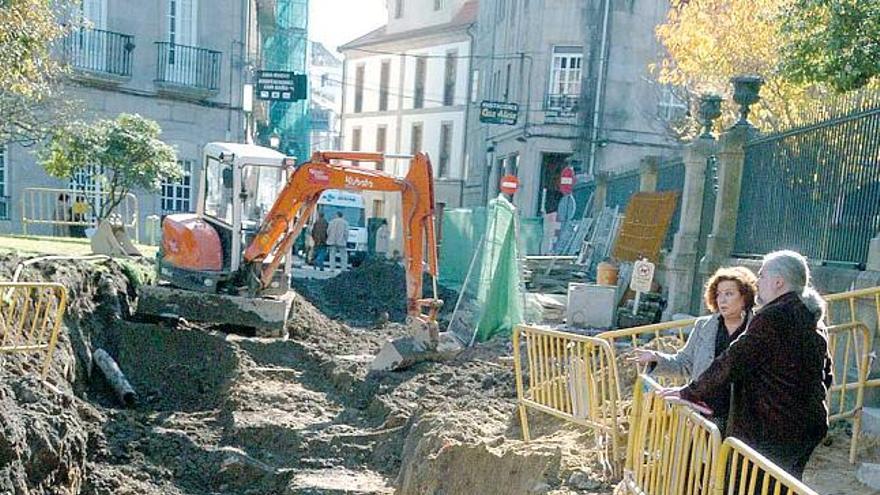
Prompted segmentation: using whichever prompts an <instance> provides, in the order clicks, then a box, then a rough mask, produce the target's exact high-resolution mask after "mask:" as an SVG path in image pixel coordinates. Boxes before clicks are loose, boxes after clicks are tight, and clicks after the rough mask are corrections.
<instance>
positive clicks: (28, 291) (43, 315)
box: [0, 282, 67, 378]
mask: <svg viewBox="0 0 880 495" xmlns="http://www.w3.org/2000/svg"><path fill="white" fill-rule="evenodd" d="M66 307H67V290H66V289H65V288H64V286H62V285H61V284H55V283H27V282H0V354H3V353H40V352H44V353H45V358H44V361H43V366H42V373H41V374H42V377H43V378H45V377H46V373H48V371H49V363H50V362H51V360H52V352H53V351H54V350H55V344H56V343H57V342H58V332H59V330H60V328H61V320H62V318H63V317H64V311H65V308H66Z"/></svg>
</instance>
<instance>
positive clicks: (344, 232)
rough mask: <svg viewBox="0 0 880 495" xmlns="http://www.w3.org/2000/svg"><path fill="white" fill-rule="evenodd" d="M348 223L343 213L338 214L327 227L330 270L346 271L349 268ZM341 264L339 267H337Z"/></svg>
mask: <svg viewBox="0 0 880 495" xmlns="http://www.w3.org/2000/svg"><path fill="white" fill-rule="evenodd" d="M347 245H348V222H346V221H345V218H343V216H342V212H341V211H338V212H336V218H334V219H333V220H330V224H329V225H328V226H327V246H328V247H329V251H330V253H329V254H330V269H331V270H337V266H338V267H339V268H338V270H344V269H345V268H347V267H348V249H347ZM337 263H339V265H337Z"/></svg>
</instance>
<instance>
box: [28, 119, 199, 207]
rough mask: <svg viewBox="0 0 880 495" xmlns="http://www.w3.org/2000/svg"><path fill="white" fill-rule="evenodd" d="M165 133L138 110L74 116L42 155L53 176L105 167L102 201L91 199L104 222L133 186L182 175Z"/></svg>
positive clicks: (64, 176) (67, 176)
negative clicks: (106, 116) (109, 116)
mask: <svg viewBox="0 0 880 495" xmlns="http://www.w3.org/2000/svg"><path fill="white" fill-rule="evenodd" d="M161 133H162V130H161V128H160V127H159V124H158V123H156V122H155V121H153V120H150V119H147V118H144V117H141V116H140V115H136V114H135V115H132V114H120V115H119V116H118V117H117V118H116V119H114V120H99V121H97V122H94V123H93V124H86V123H83V122H74V123H72V124H70V125H66V126H64V127H62V128H60V129H58V130H56V131H55V132H54V133H53V134H52V136H51V139H50V142H49V144H48V146H47V147H46V148H45V149H44V150H42V151H41V153H40V160H41V163H42V165H43V167H44V168H45V169H46V172H47V173H48V174H49V175H50V176H52V177H57V178H60V179H70V178H72V177H73V176H74V175H75V174H76V173H77V172H79V171H83V170H87V169H88V168H89V167H91V166H97V167H100V169H101V170H102V171H103V173H102V175H101V176H100V177H96V179H98V180H99V182H100V184H101V191H102V192H103V193H105V196H104V197H103V200H102V201H101V202H100V204H98V205H92V207H93V210H94V211H95V215H96V217H97V220H98V222H100V221H101V220H104V219H106V218H107V217H108V216H109V215H110V214H111V213H112V212H113V210H114V209H115V208H116V207H117V206H118V205H119V203H120V202H122V200H123V199H124V198H125V196H126V194H128V193H129V192H131V191H132V190H134V189H143V190H148V191H157V190H158V189H159V187H160V186H161V184H162V180H176V179H179V178H180V177H181V175H182V171H181V167H180V165H179V164H178V163H177V153H176V151H175V150H174V148H172V147H171V146H169V145H168V144H166V143H164V142H163V141H162V140H161V139H159V136H160V135H161ZM96 206H97V208H95V207H96Z"/></svg>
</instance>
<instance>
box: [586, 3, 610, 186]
mask: <svg viewBox="0 0 880 495" xmlns="http://www.w3.org/2000/svg"><path fill="white" fill-rule="evenodd" d="M610 10H611V0H605V12H604V13H603V15H602V42H601V44H600V46H599V70H598V72H597V77H596V98H595V101H594V102H593V127H592V129H591V131H590V165H589V168H588V169H587V170H588V174H589V175H590V176H594V175H595V172H596V145H597V143H596V141H598V139H599V111H600V109H601V107H602V93H603V90H604V86H605V82H606V81H605V79H606V77H605V64H606V63H607V61H608V21H609V19H610V16H611V12H610Z"/></svg>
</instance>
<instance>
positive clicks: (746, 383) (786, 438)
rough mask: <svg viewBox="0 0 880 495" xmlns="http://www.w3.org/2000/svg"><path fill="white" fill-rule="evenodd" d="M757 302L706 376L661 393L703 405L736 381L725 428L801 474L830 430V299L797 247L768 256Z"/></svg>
mask: <svg viewBox="0 0 880 495" xmlns="http://www.w3.org/2000/svg"><path fill="white" fill-rule="evenodd" d="M758 302H759V303H760V304H762V307H761V308H760V310H759V311H758V312H757V313H756V314H755V316H754V317H753V318H752V321H751V323H750V324H749V326H748V329H746V331H745V332H744V333H743V334H742V335H741V336H740V337H739V338H738V339H736V340H735V341H734V342H733V343H731V344H730V347H729V348H728V349H727V351H725V352H724V353H723V354H721V356H719V357H718V358H717V359H715V361H714V362H713V363H712V365H711V366H709V369H708V370H706V372H705V373H703V374H702V375H701V376H700V378H698V379H697V380H696V381H694V382H693V383H691V384H690V385H688V386H686V387H684V388H682V389H666V390H664V391H662V392H661V394H662V395H663V396H665V397H669V398H673V399H676V398H680V399H683V400H685V401H689V402H692V403H705V402H706V401H707V400H709V399H711V398H712V397H717V396H718V394H720V393H723V392H724V391H726V390H728V389H729V388H730V386H731V384H732V385H733V401H732V406H731V411H730V416H729V424H728V428H727V433H728V434H729V435H730V436H734V437H736V438H739V439H740V440H742V441H744V442H745V443H747V444H748V445H749V446H751V447H752V448H754V449H755V450H757V451H758V452H760V453H761V454H763V455H764V456H765V457H767V458H768V459H770V460H771V461H772V462H774V463H775V464H776V465H778V466H779V467H781V468H782V469H784V470H785V471H787V472H788V473H790V474H791V475H792V476H794V477H795V478H797V479H801V478H802V476H803V473H804V467H805V466H806V464H807V461H808V460H809V459H810V455H811V454H812V453H813V450H814V449H815V448H816V447H817V446H818V445H819V442H821V441H822V439H823V438H824V437H825V434H826V433H827V432H828V406H827V404H826V394H827V392H828V388H829V387H830V386H831V383H832V376H831V370H832V367H831V356H830V354H829V351H828V336H827V333H826V331H825V329H824V324H823V320H824V316H825V302H824V301H823V300H822V298H821V297H820V296H819V294H818V293H817V292H816V291H815V290H814V289H813V288H812V286H811V283H810V269H809V266H808V265H807V260H806V259H805V258H804V257H803V256H802V255H800V254H798V253H796V252H794V251H777V252H773V253H770V254H768V255H767V256H765V257H764V263H763V264H762V266H761V270H760V271H759V272H758ZM759 485H760V484H759Z"/></svg>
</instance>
